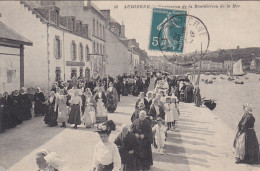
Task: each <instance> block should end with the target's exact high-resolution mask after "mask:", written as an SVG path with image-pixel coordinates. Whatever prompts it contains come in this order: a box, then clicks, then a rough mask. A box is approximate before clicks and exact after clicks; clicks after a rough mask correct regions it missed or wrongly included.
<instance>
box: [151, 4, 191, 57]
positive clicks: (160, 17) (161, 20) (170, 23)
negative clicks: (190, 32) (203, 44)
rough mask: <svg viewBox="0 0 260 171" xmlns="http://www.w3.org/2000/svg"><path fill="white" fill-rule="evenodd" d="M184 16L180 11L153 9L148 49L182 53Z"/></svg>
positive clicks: (185, 12) (184, 12)
mask: <svg viewBox="0 0 260 171" xmlns="http://www.w3.org/2000/svg"><path fill="white" fill-rule="evenodd" d="M186 14H187V11H182V10H173V9H163V8H162V9H161V8H154V9H153V16H152V27H151V35H150V45H149V49H150V50H157V51H166V52H175V53H183V46H184V39H185V28H186ZM173 16H175V17H173Z"/></svg>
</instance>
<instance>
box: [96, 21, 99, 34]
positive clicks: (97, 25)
mask: <svg viewBox="0 0 260 171" xmlns="http://www.w3.org/2000/svg"><path fill="white" fill-rule="evenodd" d="M96 36H97V37H99V25H98V21H97V34H96Z"/></svg>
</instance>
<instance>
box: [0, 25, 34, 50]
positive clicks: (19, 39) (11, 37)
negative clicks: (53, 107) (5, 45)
mask: <svg viewBox="0 0 260 171" xmlns="http://www.w3.org/2000/svg"><path fill="white" fill-rule="evenodd" d="M0 41H3V42H9V43H13V44H20V45H30V46H32V42H31V41H30V40H28V39H26V38H25V37H23V36H22V35H20V34H18V33H17V32H16V31H14V30H13V29H11V28H10V27H8V26H6V25H5V24H4V23H2V22H1V21H0Z"/></svg>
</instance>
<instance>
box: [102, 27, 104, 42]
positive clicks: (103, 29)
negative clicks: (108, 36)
mask: <svg viewBox="0 0 260 171" xmlns="http://www.w3.org/2000/svg"><path fill="white" fill-rule="evenodd" d="M102 38H103V39H104V40H105V27H104V26H103V37H102Z"/></svg>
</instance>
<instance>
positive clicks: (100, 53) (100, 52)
mask: <svg viewBox="0 0 260 171" xmlns="http://www.w3.org/2000/svg"><path fill="white" fill-rule="evenodd" d="M100 54H103V53H102V45H100Z"/></svg>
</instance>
